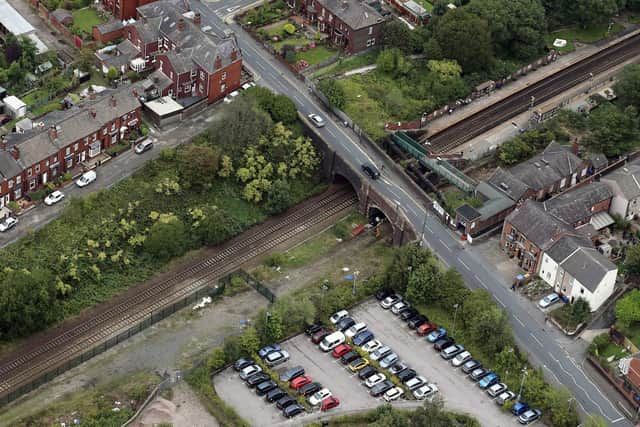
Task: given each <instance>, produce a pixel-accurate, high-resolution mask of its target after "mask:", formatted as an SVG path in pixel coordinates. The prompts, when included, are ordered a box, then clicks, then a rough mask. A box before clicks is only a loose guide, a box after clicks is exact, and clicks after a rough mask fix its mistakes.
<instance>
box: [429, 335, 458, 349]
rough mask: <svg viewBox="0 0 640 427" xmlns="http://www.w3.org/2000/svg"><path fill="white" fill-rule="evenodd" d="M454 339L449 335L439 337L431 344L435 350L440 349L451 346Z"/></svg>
mask: <svg viewBox="0 0 640 427" xmlns="http://www.w3.org/2000/svg"><path fill="white" fill-rule="evenodd" d="M454 343H455V340H454V339H453V338H451V337H444V338H440V339H439V340H438V341H436V342H435V343H434V344H433V348H435V349H436V350H437V351H442V350H444V349H445V348H447V347H451V346H452V345H454Z"/></svg>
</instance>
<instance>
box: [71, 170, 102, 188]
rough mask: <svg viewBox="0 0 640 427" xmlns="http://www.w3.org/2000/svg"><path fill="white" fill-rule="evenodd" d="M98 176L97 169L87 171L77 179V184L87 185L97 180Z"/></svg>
mask: <svg viewBox="0 0 640 427" xmlns="http://www.w3.org/2000/svg"><path fill="white" fill-rule="evenodd" d="M97 177H98V176H97V175H96V171H87V172H85V173H83V174H82V175H81V176H80V178H78V180H77V181H76V185H77V186H78V187H86V186H87V185H89V184H91V183H92V182H93V181H95V180H96V178H97Z"/></svg>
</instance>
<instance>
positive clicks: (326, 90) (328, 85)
mask: <svg viewBox="0 0 640 427" xmlns="http://www.w3.org/2000/svg"><path fill="white" fill-rule="evenodd" d="M318 89H320V92H322V93H323V94H324V96H326V97H327V99H328V100H329V102H330V103H331V105H333V106H334V107H336V108H337V109H339V110H341V109H343V108H344V106H345V104H346V102H347V99H346V94H345V92H344V89H343V88H342V86H340V83H339V82H338V81H337V80H334V79H324V80H320V82H319V83H318Z"/></svg>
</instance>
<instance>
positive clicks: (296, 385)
mask: <svg viewBox="0 0 640 427" xmlns="http://www.w3.org/2000/svg"><path fill="white" fill-rule="evenodd" d="M310 383H311V377H310V376H309V375H300V376H299V377H295V378H294V379H292V380H291V381H290V382H289V387H291V388H292V389H294V390H300V389H301V388H302V387H304V386H306V385H307V384H310Z"/></svg>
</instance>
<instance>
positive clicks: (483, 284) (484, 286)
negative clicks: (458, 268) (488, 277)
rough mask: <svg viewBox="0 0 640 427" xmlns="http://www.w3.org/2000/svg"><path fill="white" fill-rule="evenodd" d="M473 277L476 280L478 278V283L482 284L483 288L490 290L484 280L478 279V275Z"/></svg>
mask: <svg viewBox="0 0 640 427" xmlns="http://www.w3.org/2000/svg"><path fill="white" fill-rule="evenodd" d="M473 277H475V278H476V280H477V281H478V283H480V284H481V285H482V287H483V288H485V289H489V287H488V286H487V285H485V283H484V282H483V281H482V279H480V278H479V277H478V275H477V274H474V275H473Z"/></svg>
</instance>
